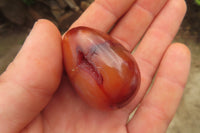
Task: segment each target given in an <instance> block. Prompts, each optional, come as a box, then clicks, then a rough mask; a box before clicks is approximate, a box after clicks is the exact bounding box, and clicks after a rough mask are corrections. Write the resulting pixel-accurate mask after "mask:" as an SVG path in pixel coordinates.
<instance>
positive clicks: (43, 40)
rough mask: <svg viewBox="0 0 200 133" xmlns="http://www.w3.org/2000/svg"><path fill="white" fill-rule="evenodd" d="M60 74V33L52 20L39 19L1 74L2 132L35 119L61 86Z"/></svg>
mask: <svg viewBox="0 0 200 133" xmlns="http://www.w3.org/2000/svg"><path fill="white" fill-rule="evenodd" d="M61 74H62V52H61V35H60V33H59V31H58V29H57V28H56V27H55V26H54V25H53V24H52V23H51V22H49V21H47V20H39V21H38V22H37V23H36V24H35V25H34V27H33V29H32V31H31V33H30V34H29V36H28V37H27V39H26V41H25V43H24V45H23V47H22V48H21V50H20V52H19V53H18V55H17V56H16V58H15V59H14V61H13V62H12V63H11V64H10V65H9V66H8V68H7V70H6V71H5V72H4V73H3V74H2V75H1V76H0V132H1V133H14V132H18V131H20V130H21V129H22V128H24V127H25V126H26V125H27V124H28V123H29V122H30V121H31V120H32V119H34V117H35V116H37V114H38V113H39V112H40V111H41V110H42V109H43V108H44V107H45V106H46V105H47V103H48V101H49V100H50V98H51V96H52V95H53V93H54V92H55V90H56V89H57V88H58V86H59V83H60V80H61Z"/></svg>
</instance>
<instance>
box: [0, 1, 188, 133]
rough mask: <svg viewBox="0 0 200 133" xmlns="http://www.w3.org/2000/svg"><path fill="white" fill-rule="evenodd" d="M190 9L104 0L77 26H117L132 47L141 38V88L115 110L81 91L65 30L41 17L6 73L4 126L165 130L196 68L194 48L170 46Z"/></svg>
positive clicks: (9, 130)
mask: <svg viewBox="0 0 200 133" xmlns="http://www.w3.org/2000/svg"><path fill="white" fill-rule="evenodd" d="M185 12H186V5H185V2H184V0H156V1H155V0H137V1H136V2H134V1H133V0H126V1H122V0H109V1H108V0H96V1H95V2H94V3H93V4H92V5H91V6H90V7H89V8H88V9H87V10H86V11H85V13H84V14H83V15H82V16H81V17H80V18H79V19H78V20H77V21H76V22H75V23H74V24H73V25H72V27H76V26H88V27H91V28H95V29H98V30H100V31H102V32H108V31H110V35H111V36H113V37H114V38H115V39H117V40H119V41H120V42H121V44H123V45H124V46H125V47H126V48H127V49H128V50H129V51H131V50H132V49H133V48H135V46H136V44H137V42H139V41H140V43H139V45H138V46H137V49H136V50H135V52H134V53H133V55H134V57H135V59H136V61H137V62H138V65H139V68H140V71H141V83H142V84H141V87H140V89H139V91H138V94H137V95H136V97H135V98H134V100H133V101H131V102H130V103H129V104H128V105H126V106H125V107H124V108H122V109H119V110H115V111H99V110H96V109H94V108H91V107H89V106H87V104H85V103H84V102H83V101H82V100H81V99H80V98H79V97H78V96H77V94H76V93H75V91H74V89H73V88H72V86H71V85H70V84H69V80H68V77H67V76H66V74H65V73H63V67H62V66H63V63H62V60H63V59H62V52H61V35H60V33H59V32H58V30H57V28H56V27H55V26H54V25H53V24H52V23H51V22H49V21H47V20H39V21H38V22H37V23H36V24H35V26H34V27H33V30H32V31H31V33H30V35H29V36H28V38H27V39H26V41H25V43H24V45H23V47H22V49H21V50H20V52H19V53H18V55H17V57H16V58H15V59H14V61H13V62H12V63H11V64H10V65H9V66H8V68H7V70H6V71H5V72H4V73H3V74H2V75H1V76H0V132H3V133H18V132H21V133H36V132H37V133H62V132H66V133H72V132H73V133H83V132H85V133H90V132H91V133H94V132H95V133H107V132H108V133H112V132H113V133H135V132H136V133H140V132H141V133H143V132H144V133H145V132H147V133H163V132H165V131H166V129H167V127H168V125H169V123H170V121H171V119H172V118H173V115H174V114H175V112H176V109H177V107H178V104H179V101H180V99H181V96H182V93H183V88H184V86H185V83H186V81H187V77H188V73H189V68H190V51H189V50H188V48H187V47H186V46H184V45H183V44H180V43H174V44H172V45H170V44H171V41H172V39H173V37H174V35H175V34H176V32H177V30H178V28H179V26H180V23H181V21H182V19H183V17H184V15H185ZM116 22H117V24H115V23H116ZM114 24H115V25H114ZM113 26H114V27H113ZM120 27H123V28H120ZM111 28H112V30H111ZM137 29H139V30H137ZM126 37H127V38H126ZM155 72H157V74H156V77H155V81H154V83H153V85H152V88H151V90H150V91H149V93H148V94H147V95H146V96H145V97H144V95H145V94H146V92H147V89H148V88H149V86H150V85H151V82H152V79H153V76H154V74H155ZM139 103H140V105H139V106H138V109H137V111H136V113H135V115H134V116H133V118H132V119H131V120H130V121H129V122H128V123H127V120H128V117H129V114H130V113H131V112H132V111H133V110H134V109H135V107H136V106H137V105H138V104H139Z"/></svg>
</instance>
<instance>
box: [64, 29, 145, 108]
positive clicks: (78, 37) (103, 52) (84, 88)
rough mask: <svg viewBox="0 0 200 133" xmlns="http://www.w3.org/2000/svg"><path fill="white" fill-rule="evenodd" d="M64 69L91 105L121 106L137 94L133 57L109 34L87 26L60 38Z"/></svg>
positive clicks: (137, 84)
mask: <svg viewBox="0 0 200 133" xmlns="http://www.w3.org/2000/svg"><path fill="white" fill-rule="evenodd" d="M62 43H63V55H64V64H65V70H66V72H67V74H68V76H69V79H70V81H71V83H72V85H73V86H74V88H75V89H76V91H77V93H78V94H79V95H80V96H81V97H82V99H84V100H85V101H86V102H87V103H88V104H90V105H91V106H94V107H97V108H102V109H109V108H120V107H123V106H124V105H126V104H128V102H129V101H130V100H131V99H132V98H133V97H134V96H135V95H136V93H137V91H138V89H139V86H140V80H141V79H140V72H139V68H138V65H137V63H136V61H135V59H134V58H133V56H132V55H131V54H130V53H129V52H128V51H127V50H126V49H125V48H124V47H123V46H122V45H121V44H120V43H119V42H117V41H116V40H115V39H113V38H112V37H110V36H109V35H107V34H105V33H102V32H100V31H96V30H94V29H90V28H87V27H77V28H73V29H71V30H69V31H68V32H67V33H66V34H65V36H64V38H63V42H62Z"/></svg>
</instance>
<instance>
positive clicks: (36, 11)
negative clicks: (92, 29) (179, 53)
mask: <svg viewBox="0 0 200 133" xmlns="http://www.w3.org/2000/svg"><path fill="white" fill-rule="evenodd" d="M92 1H93V0H0V74H1V73H2V72H3V71H4V70H5V69H6V67H7V65H8V64H9V63H10V62H11V61H12V60H13V58H14V57H15V55H16V54H17V52H18V51H19V49H20V48H21V46H22V44H23V42H24V40H25V38H26V36H27V35H28V33H29V32H30V30H31V28H32V26H33V24H34V22H35V21H36V20H37V19H40V18H47V19H49V20H51V21H53V22H54V23H55V24H56V25H57V27H58V28H59V30H60V31H61V33H63V32H64V31H66V30H67V29H68V28H69V26H70V25H71V24H72V23H73V22H74V21H75V20H76V19H77V18H78V17H79V16H80V15H81V13H82V12H83V11H84V10H85V9H86V8H87V7H88V6H89V5H90V4H91V2H92ZM186 2H187V5H188V11H187V14H186V16H185V19H184V21H183V23H182V25H181V27H180V30H179V32H178V34H177V36H176V37H175V39H174V42H177V41H178V42H182V43H185V44H186V45H187V46H188V47H189V48H190V50H191V52H192V65H191V72H190V76H189V79H188V83H187V85H186V89H185V91H184V96H183V98H182V101H181V103H180V106H179V108H178V110H177V113H176V115H175V117H174V119H173V121H172V122H171V124H170V126H169V128H168V131H167V133H200V0H186Z"/></svg>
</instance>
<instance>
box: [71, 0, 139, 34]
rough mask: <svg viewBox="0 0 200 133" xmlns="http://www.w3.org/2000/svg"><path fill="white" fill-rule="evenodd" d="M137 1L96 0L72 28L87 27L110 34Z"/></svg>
mask: <svg viewBox="0 0 200 133" xmlns="http://www.w3.org/2000/svg"><path fill="white" fill-rule="evenodd" d="M134 1H135V0H95V1H94V2H93V3H92V4H91V5H90V6H89V7H88V9H87V10H86V11H85V12H84V13H83V14H82V15H81V17H79V19H78V20H77V21H75V22H74V23H73V24H72V26H71V27H70V28H73V27H77V26H87V27H90V28H94V29H97V30H100V31H103V32H108V31H109V30H110V29H111V28H112V26H113V25H114V24H115V23H116V21H117V20H118V19H119V18H120V17H121V16H122V15H123V14H124V13H126V11H127V10H129V8H130V7H131V5H132V4H133V3H134Z"/></svg>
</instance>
